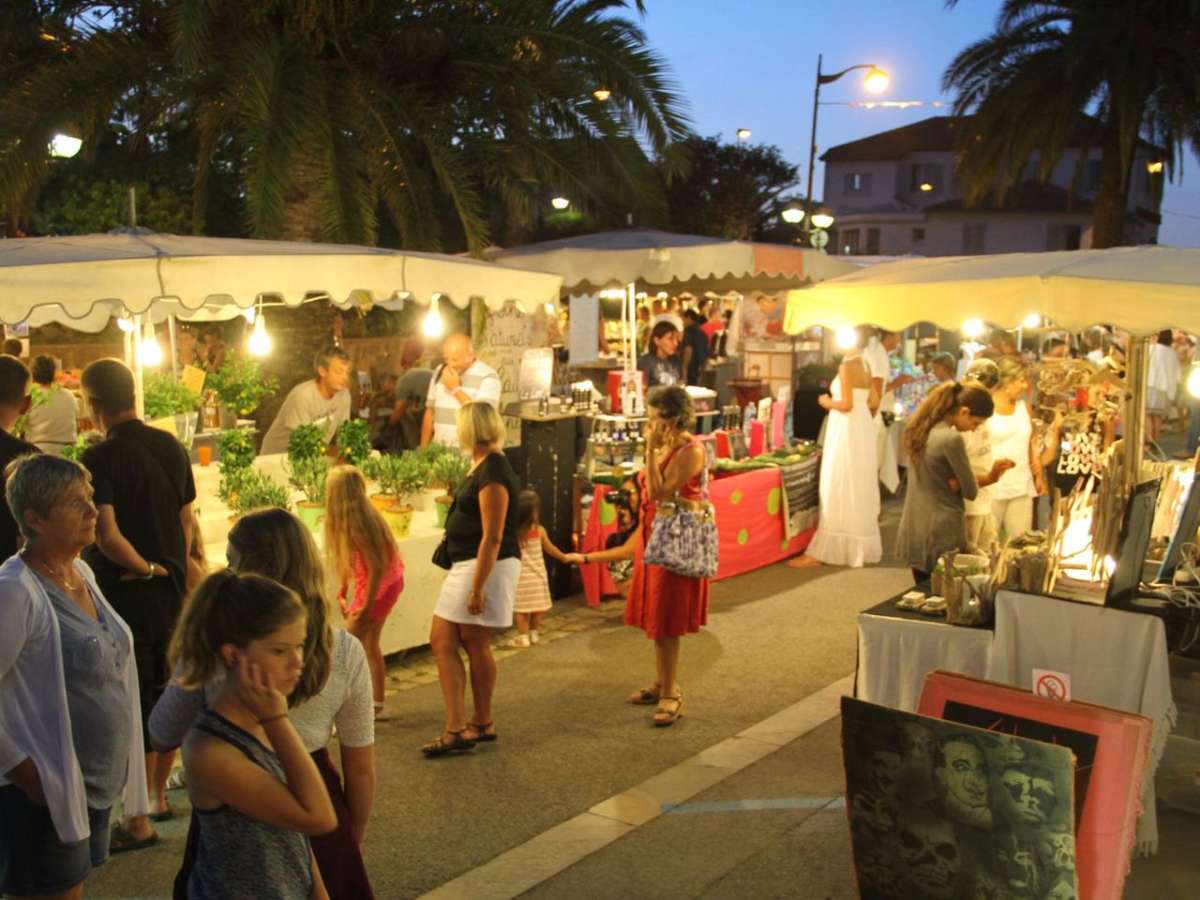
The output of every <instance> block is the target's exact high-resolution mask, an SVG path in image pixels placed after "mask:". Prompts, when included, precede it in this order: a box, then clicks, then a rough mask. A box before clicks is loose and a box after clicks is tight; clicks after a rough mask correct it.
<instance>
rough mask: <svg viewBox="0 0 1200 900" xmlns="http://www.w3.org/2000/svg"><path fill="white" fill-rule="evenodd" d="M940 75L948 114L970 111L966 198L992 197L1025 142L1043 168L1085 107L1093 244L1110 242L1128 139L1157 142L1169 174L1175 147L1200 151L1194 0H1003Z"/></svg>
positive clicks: (962, 166) (1129, 158)
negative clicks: (1094, 181)
mask: <svg viewBox="0 0 1200 900" xmlns="http://www.w3.org/2000/svg"><path fill="white" fill-rule="evenodd" d="M946 5H947V6H950V7H953V6H956V5H957V0H947V4H946ZM942 82H943V86H944V87H945V88H946V89H947V90H950V89H955V90H957V91H958V97H957V99H956V101H955V108H954V111H955V113H956V114H957V115H963V114H965V113H973V114H974V119H973V121H972V123H971V127H970V128H969V129H965V132H966V133H964V134H963V135H962V137H961V138H960V145H959V159H958V173H959V176H960V178H961V179H962V181H963V184H964V188H965V194H966V199H967V201H968V202H978V201H980V200H982V199H983V198H984V197H986V196H988V195H989V194H992V193H995V194H997V195H998V199H1002V198H1003V195H1004V193H1005V192H1006V191H1007V190H1008V189H1010V188H1011V187H1012V186H1013V185H1015V184H1016V183H1017V182H1018V180H1019V179H1020V177H1021V173H1022V170H1023V169H1024V168H1025V166H1026V164H1027V162H1028V160H1029V158H1030V155H1031V154H1032V153H1033V152H1034V151H1037V152H1038V154H1039V160H1040V162H1039V175H1040V177H1042V178H1046V177H1048V176H1049V173H1050V171H1051V169H1052V168H1053V167H1054V164H1055V163H1056V162H1057V161H1058V160H1059V159H1060V158H1061V157H1062V154H1063V151H1064V150H1065V149H1066V148H1067V146H1068V142H1069V141H1070V140H1071V138H1072V137H1073V136H1077V135H1078V133H1079V131H1078V129H1080V128H1081V127H1084V128H1086V127H1087V124H1086V119H1085V120H1084V123H1085V124H1084V125H1083V126H1081V124H1080V123H1081V119H1082V118H1083V114H1084V113H1085V112H1089V111H1093V112H1094V114H1095V117H1096V120H1097V121H1098V123H1099V124H1098V127H1096V128H1094V129H1092V130H1093V132H1094V146H1099V147H1100V149H1101V151H1102V153H1103V162H1102V166H1101V172H1100V182H1099V188H1098V191H1097V195H1096V200H1095V205H1094V213H1093V222H1092V227H1093V246H1096V247H1111V246H1116V245H1119V244H1121V243H1124V242H1125V241H1126V240H1127V236H1126V227H1125V226H1126V208H1127V197H1128V190H1129V184H1130V171H1131V167H1132V165H1133V158H1134V150H1135V149H1136V146H1137V142H1138V140H1139V139H1145V140H1149V141H1152V142H1154V143H1156V144H1158V145H1159V146H1161V147H1163V148H1164V149H1165V150H1166V159H1165V160H1164V162H1165V163H1166V168H1167V172H1168V175H1169V176H1170V177H1172V178H1173V177H1174V172H1175V169H1176V167H1177V166H1178V165H1179V164H1180V163H1181V161H1182V156H1183V153H1184V151H1185V149H1186V148H1187V147H1188V146H1191V147H1193V148H1196V149H1200V0H1058V2H1045V0H1005V2H1004V4H1003V6H1002V7H1001V10H1000V13H999V15H998V17H997V20H996V27H995V31H994V32H993V33H992V34H990V35H988V36H987V37H986V38H983V39H982V40H979V41H976V42H975V43H973V44H971V45H970V46H968V47H967V48H966V49H964V50H963V51H961V52H960V53H959V54H958V55H957V56H956V57H955V58H954V61H953V62H951V64H950V66H949V67H948V68H947V69H946V71H945V73H944V74H943V76H942Z"/></svg>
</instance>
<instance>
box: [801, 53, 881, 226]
mask: <svg viewBox="0 0 1200 900" xmlns="http://www.w3.org/2000/svg"><path fill="white" fill-rule="evenodd" d="M821 60H822V56H821V55H820V54H818V55H817V84H816V87H815V88H814V89H813V113H812V137H811V138H810V139H809V142H808V190H807V191H806V192H805V194H804V211H805V213H807V214H808V216H809V219H808V221H809V222H811V223H812V224H813V225H816V224H817V223H816V222H815V221H814V220H813V218H812V189H813V171H814V169H815V168H816V165H817V112H818V111H819V110H820V108H821V85H823V84H833V83H834V82H835V81H837V80H838V79H839V78H841V77H842V76H843V75H845V74H846V73H847V72H853V71H855V70H856V69H866V70H867V74H866V77H865V78H864V79H863V87H864V88H865V89H866V90H867V91H868V92H869V93H872V94H879V93H882V92H883V91H885V90H887V87H888V85H889V84H891V77H890V76H889V75H888V73H887V72H885V71H884V70H883V69H881V68H879V66H876V65H874V64H871V63H867V64H862V65H857V66H850V68H848V69H842V71H840V72H833V73H831V74H829V75H826V74H825V73H824V72H822V71H821ZM817 227H820V226H817Z"/></svg>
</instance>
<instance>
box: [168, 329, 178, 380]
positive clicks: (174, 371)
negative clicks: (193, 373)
mask: <svg viewBox="0 0 1200 900" xmlns="http://www.w3.org/2000/svg"><path fill="white" fill-rule="evenodd" d="M167 337H168V338H169V339H170V342H171V377H172V378H174V379H175V380H176V381H178V380H179V355H178V354H177V353H176V352H175V314H174V313H172V314H171V315H169V316H167Z"/></svg>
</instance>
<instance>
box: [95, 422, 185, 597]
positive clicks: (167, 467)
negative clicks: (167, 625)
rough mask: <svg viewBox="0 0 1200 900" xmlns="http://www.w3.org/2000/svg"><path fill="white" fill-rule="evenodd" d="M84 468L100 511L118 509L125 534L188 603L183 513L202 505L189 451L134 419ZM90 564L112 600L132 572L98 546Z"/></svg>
mask: <svg viewBox="0 0 1200 900" xmlns="http://www.w3.org/2000/svg"><path fill="white" fill-rule="evenodd" d="M83 464H84V465H85V466H87V468H88V471H90V472H91V473H92V487H93V488H94V489H95V492H96V494H95V498H94V501H95V503H96V505H97V506H102V505H104V504H106V503H107V504H109V505H110V506H112V508H113V512H114V513H115V514H116V517H117V527H118V528H119V529H120V530H121V534H123V535H124V536H125V539H126V540H128V541H129V543H131V544H132V545H133V548H134V549H135V550H137V552H138V553H140V554H141V555H142V556H143V557H145V558H146V560H147V561H149V562H156V563H158V564H159V565H160V566H162V567H163V568H165V569H166V570H167V571H168V572H169V573H170V578H169V579H166V581H169V582H170V584H171V585H172V586H173V587H174V589H175V594H176V595H177V596H178V597H180V598H182V597H183V595H184V593H185V591H186V585H187V547H186V546H185V544H184V539H183V524H182V523H181V522H180V520H179V510H180V509H182V508H183V507H184V506H185V505H186V504H188V503H191V502H192V501H193V500H195V499H196V482H195V479H194V478H193V477H192V464H191V462H190V461H189V460H188V455H187V451H185V450H184V449H183V445H182V444H180V443H179V441H178V440H176V439H175V437H174V436H173V435H170V434H168V433H167V432H165V431H163V430H161V429H159V428H151V427H150V426H149V425H147V424H145V423H144V422H142V421H140V420H139V419H130V420H129V421H128V422H122V423H121V424H120V425H116V426H114V427H113V428H110V429H109V430H108V438H107V439H106V440H105V441H103V442H102V443H100V444H97V445H96V446H95V447H92V448H90V449H88V450H87V451H86V452H85V453H84V454H83ZM84 559H85V560H86V562H87V563H88V564H89V565H90V566H91V567H92V569H93V570H94V571H95V573H96V581H97V582H98V583H99V584H100V589H101V590H102V591H103V592H104V593H105V595H106V596H107V595H108V594H109V591H111V590H115V589H116V587H117V585H118V583H119V582H120V578H121V576H122V575H124V574H125V573H126V571H127V570H126V569H123V568H121V567H120V566H118V565H117V564H116V563H114V562H112V560H110V559H109V558H108V557H107V556H105V555H104V554H103V553H101V552H100V550H99V548H97V547H95V546H92V547H89V548H88V549H87V550H86V551H85V552H84ZM136 574H139V575H140V574H142V573H140V572H139V573H136ZM153 580H154V581H155V582H160V583H161V582H163V581H164V579H161V578H158V579H153Z"/></svg>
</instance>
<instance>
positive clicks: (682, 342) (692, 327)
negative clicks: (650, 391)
mask: <svg viewBox="0 0 1200 900" xmlns="http://www.w3.org/2000/svg"><path fill="white" fill-rule="evenodd" d="M731 317H732V313H731V312H728V311H723V310H722V308H721V304H720V303H719V302H717V301H716V300H710V299H706V300H703V301H701V302H700V303H699V304H697V305H696V306H690V307H688V308H686V309H684V308H682V306H681V304H680V300H679V298H678V297H671V298H668V299H658V300H655V301H654V303H653V304H652V305H645V304H643V305H642V306H639V307H638V326H637V335H636V341H637V347H638V351H639V354H640V355H639V356H638V362H637V367H638V370H639V371H641V372H643V373H644V374H645V376H646V384H647V386H648V387H651V388H654V387H669V386H671V385H675V384H679V385H687V384H690V385H699V384H700V381H701V375H702V373H703V371H704V365H705V363H706V362H707V361H708V360H709V359H710V358H713V357H717V356H719V355H721V353H722V347H723V346H724V345H723V342H722V340H721V337H722V332H724V331H725V330H726V329H727V327H728V323H729V320H730V318H731Z"/></svg>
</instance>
